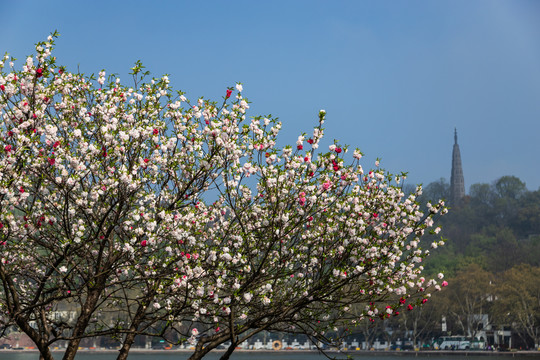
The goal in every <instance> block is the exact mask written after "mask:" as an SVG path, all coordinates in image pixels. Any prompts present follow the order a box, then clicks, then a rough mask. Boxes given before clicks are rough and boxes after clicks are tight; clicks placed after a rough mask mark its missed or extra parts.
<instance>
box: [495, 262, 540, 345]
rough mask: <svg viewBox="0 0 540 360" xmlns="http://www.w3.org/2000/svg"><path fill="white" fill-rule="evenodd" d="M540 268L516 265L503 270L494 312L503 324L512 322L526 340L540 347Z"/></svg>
mask: <svg viewBox="0 0 540 360" xmlns="http://www.w3.org/2000/svg"><path fill="white" fill-rule="evenodd" d="M538 279H540V268H539V267H532V266H530V265H526V264H522V265H517V266H515V267H513V268H511V269H509V270H507V271H506V272H504V274H503V276H502V277H501V280H500V281H499V282H498V284H497V292H496V294H497V300H496V301H495V309H494V314H495V317H496V320H497V321H498V322H499V323H501V324H503V325H513V327H514V328H515V329H516V330H517V331H518V334H520V336H522V338H523V340H524V341H525V342H527V337H530V338H531V339H532V340H533V341H534V344H530V345H531V346H534V347H535V348H539V346H540V282H539V281H538Z"/></svg>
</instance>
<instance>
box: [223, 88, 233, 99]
mask: <svg viewBox="0 0 540 360" xmlns="http://www.w3.org/2000/svg"><path fill="white" fill-rule="evenodd" d="M231 94H232V90H231V89H227V94H226V95H225V99H228V98H230V97H231Z"/></svg>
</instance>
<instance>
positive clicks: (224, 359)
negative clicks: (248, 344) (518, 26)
mask: <svg viewBox="0 0 540 360" xmlns="http://www.w3.org/2000/svg"><path fill="white" fill-rule="evenodd" d="M235 348H236V343H231V346H229V348H228V349H227V351H225V353H224V354H223V355H221V358H219V360H229V357H230V356H231V354H232V353H233V351H234V349H235Z"/></svg>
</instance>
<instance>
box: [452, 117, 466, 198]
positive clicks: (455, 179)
mask: <svg viewBox="0 0 540 360" xmlns="http://www.w3.org/2000/svg"><path fill="white" fill-rule="evenodd" d="M463 197H465V180H464V179H463V168H462V167H461V154H460V152H459V145H458V141H457V129H455V128H454V149H453V151H452V175H451V177H450V205H458V204H459V203H460V202H461V200H462V199H463Z"/></svg>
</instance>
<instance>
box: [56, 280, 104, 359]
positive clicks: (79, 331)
mask: <svg viewBox="0 0 540 360" xmlns="http://www.w3.org/2000/svg"><path fill="white" fill-rule="evenodd" d="M105 279H106V277H105V275H103V274H102V275H101V276H100V277H99V278H97V279H96V283H97V285H96V286H95V287H94V288H93V289H91V290H90V291H89V292H88V297H87V298H86V301H85V302H84V304H83V306H82V307H81V314H80V315H79V318H78V319H77V323H76V324H75V328H74V329H73V334H72V338H71V340H70V341H69V343H68V346H67V348H66V352H65V353H64V357H63V358H62V359H63V360H74V359H75V354H77V350H78V349H79V344H80V343H81V340H82V338H83V335H84V332H85V331H86V328H87V326H88V323H89V322H90V319H91V317H92V314H93V312H94V308H95V306H96V304H97V302H98V300H99V297H100V295H101V293H102V292H103V288H104V283H105Z"/></svg>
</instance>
